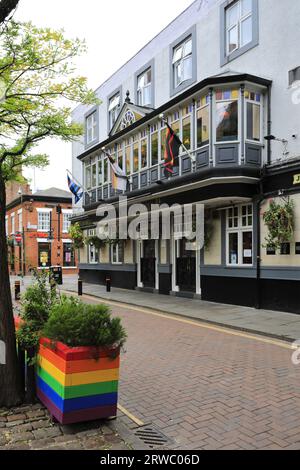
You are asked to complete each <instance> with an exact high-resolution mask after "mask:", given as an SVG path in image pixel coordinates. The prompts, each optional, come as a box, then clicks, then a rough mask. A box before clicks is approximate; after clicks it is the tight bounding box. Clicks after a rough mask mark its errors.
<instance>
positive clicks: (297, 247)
mask: <svg viewBox="0 0 300 470" xmlns="http://www.w3.org/2000/svg"><path fill="white" fill-rule="evenodd" d="M295 255H300V243H299V242H296V243H295Z"/></svg>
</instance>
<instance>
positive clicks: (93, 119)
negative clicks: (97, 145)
mask: <svg viewBox="0 0 300 470" xmlns="http://www.w3.org/2000/svg"><path fill="white" fill-rule="evenodd" d="M96 139H97V113H96V111H94V112H93V113H92V114H90V115H89V116H88V117H87V118H86V143H87V144H90V143H92V142H94V141H95V140H96Z"/></svg>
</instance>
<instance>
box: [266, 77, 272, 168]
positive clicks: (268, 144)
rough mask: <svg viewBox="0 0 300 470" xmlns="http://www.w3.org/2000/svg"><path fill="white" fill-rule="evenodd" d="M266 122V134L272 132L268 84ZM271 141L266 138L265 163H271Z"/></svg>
mask: <svg viewBox="0 0 300 470" xmlns="http://www.w3.org/2000/svg"><path fill="white" fill-rule="evenodd" d="M267 97H268V122H267V135H271V134H272V120H271V86H268V93H267ZM271 154H272V150H271V141H270V140H268V142H267V165H270V164H271Z"/></svg>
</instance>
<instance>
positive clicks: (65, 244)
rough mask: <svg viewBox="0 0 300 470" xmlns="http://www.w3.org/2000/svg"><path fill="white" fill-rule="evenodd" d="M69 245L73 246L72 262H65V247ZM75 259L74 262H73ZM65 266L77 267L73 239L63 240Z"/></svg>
mask: <svg viewBox="0 0 300 470" xmlns="http://www.w3.org/2000/svg"><path fill="white" fill-rule="evenodd" d="M67 245H69V246H71V247H72V255H71V264H70V265H69V264H65V247H66V246H67ZM72 260H73V264H72ZM63 267H64V268H76V261H75V250H74V244H73V242H72V240H70V241H63Z"/></svg>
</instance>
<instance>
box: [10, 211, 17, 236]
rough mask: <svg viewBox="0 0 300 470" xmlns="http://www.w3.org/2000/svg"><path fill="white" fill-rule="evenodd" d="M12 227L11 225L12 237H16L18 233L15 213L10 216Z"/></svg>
mask: <svg viewBox="0 0 300 470" xmlns="http://www.w3.org/2000/svg"><path fill="white" fill-rule="evenodd" d="M10 225H11V235H14V234H15V232H16V217H15V213H14V212H13V213H12V214H10Z"/></svg>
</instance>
